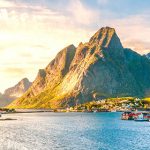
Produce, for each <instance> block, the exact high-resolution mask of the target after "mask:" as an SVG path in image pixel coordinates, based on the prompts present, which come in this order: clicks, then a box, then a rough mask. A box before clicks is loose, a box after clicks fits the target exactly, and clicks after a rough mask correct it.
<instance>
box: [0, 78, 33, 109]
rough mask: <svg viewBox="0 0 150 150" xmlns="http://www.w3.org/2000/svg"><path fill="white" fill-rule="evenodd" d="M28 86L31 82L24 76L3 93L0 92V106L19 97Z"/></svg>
mask: <svg viewBox="0 0 150 150" xmlns="http://www.w3.org/2000/svg"><path fill="white" fill-rule="evenodd" d="M30 86H31V82H30V81H29V80H28V79H27V78H24V79H22V80H21V81H20V82H18V83H17V84H16V85H15V86H13V87H11V88H8V89H6V90H5V91H4V94H0V107H3V106H6V105H8V104H10V103H11V102H12V101H13V100H15V99H16V98H19V97H21V96H22V95H23V94H24V93H25V92H26V91H27V90H28V88H29V87H30Z"/></svg>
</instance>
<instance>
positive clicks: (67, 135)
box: [0, 113, 150, 150]
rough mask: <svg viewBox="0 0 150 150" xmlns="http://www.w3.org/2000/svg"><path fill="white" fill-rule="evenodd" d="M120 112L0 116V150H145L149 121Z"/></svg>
mask: <svg viewBox="0 0 150 150" xmlns="http://www.w3.org/2000/svg"><path fill="white" fill-rule="evenodd" d="M120 116H121V113H32V114H30V113H28V114H10V115H4V116H3V117H11V118H17V119H18V120H14V121H1V122H0V149H1V150H57V149H58V150H137V149H138V150H148V149H149V143H150V136H149V133H150V122H135V121H123V120H120Z"/></svg>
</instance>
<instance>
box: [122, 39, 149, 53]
mask: <svg viewBox="0 0 150 150" xmlns="http://www.w3.org/2000/svg"><path fill="white" fill-rule="evenodd" d="M123 44H124V46H125V47H130V48H131V49H133V50H136V51H137V52H138V53H140V54H147V53H149V52H150V42H145V41H141V40H128V41H124V43H123Z"/></svg>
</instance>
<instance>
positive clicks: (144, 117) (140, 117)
mask: <svg viewBox="0 0 150 150" xmlns="http://www.w3.org/2000/svg"><path fill="white" fill-rule="evenodd" d="M134 120H135V121H149V119H148V118H147V117H146V115H144V114H143V113H140V114H139V115H138V116H137V117H136V118H135V119H134Z"/></svg>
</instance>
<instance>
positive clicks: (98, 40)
mask: <svg viewBox="0 0 150 150" xmlns="http://www.w3.org/2000/svg"><path fill="white" fill-rule="evenodd" d="M89 43H90V44H92V43H94V44H96V45H97V44H98V45H100V46H101V47H102V48H111V49H122V48H123V46H122V44H121V42H120V39H119V37H118V36H117V34H116V32H115V29H114V28H110V27H102V28H101V29H99V30H98V31H97V32H96V33H95V34H94V35H93V36H92V37H91V39H90V41H89Z"/></svg>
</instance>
